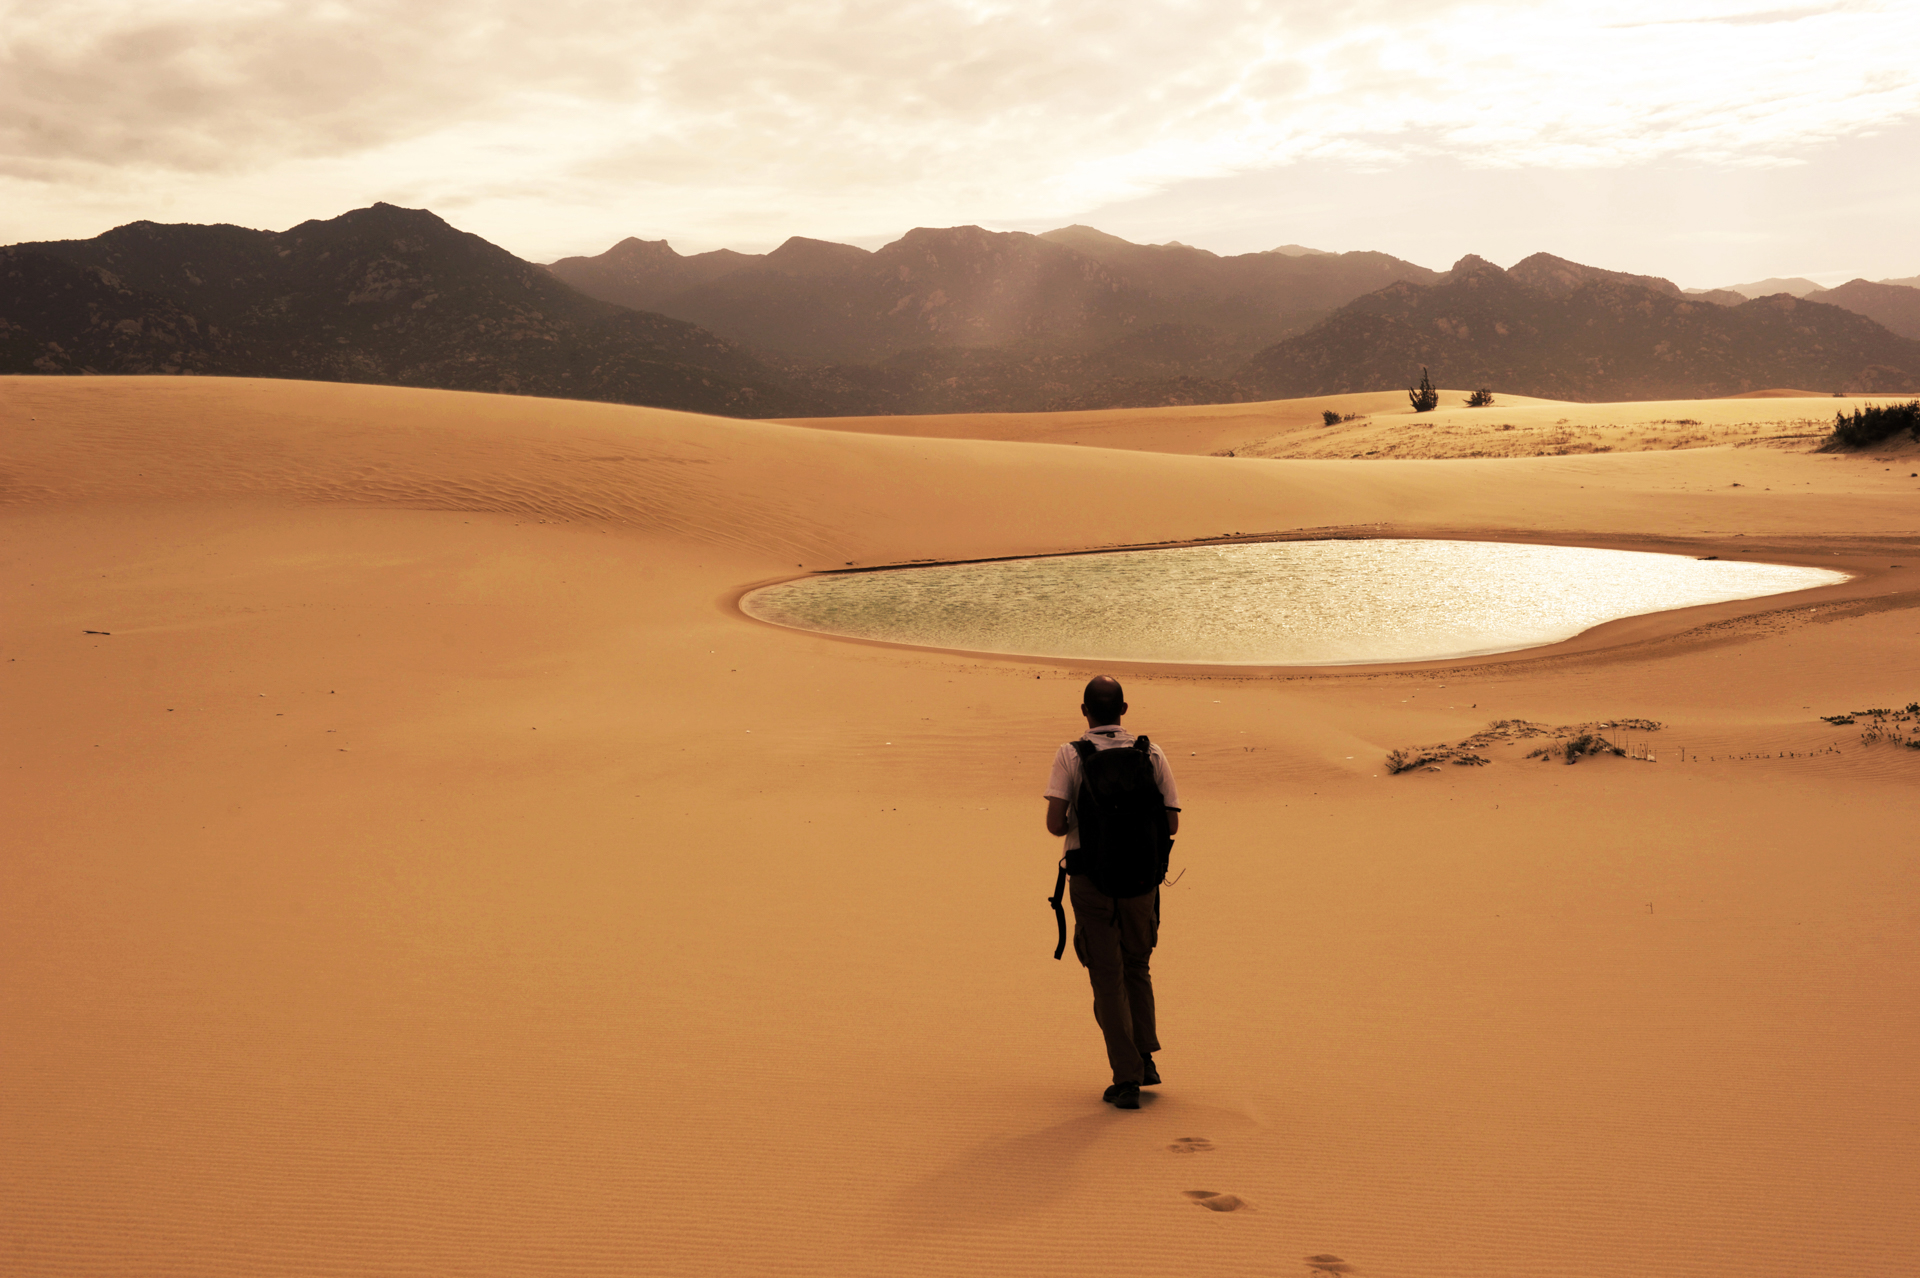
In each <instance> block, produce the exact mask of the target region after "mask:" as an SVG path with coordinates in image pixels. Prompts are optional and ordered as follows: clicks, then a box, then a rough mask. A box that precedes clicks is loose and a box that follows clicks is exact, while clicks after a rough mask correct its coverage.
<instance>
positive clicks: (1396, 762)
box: [1387, 746, 1440, 774]
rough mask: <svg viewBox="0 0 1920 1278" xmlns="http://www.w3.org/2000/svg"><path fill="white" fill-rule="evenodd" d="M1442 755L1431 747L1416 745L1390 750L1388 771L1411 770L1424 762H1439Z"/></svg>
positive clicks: (1395, 772)
mask: <svg viewBox="0 0 1920 1278" xmlns="http://www.w3.org/2000/svg"><path fill="white" fill-rule="evenodd" d="M1439 761H1440V756H1439V755H1437V754H1435V753H1434V752H1433V750H1431V749H1425V748H1421V747H1419V746H1416V747H1414V748H1413V749H1411V750H1390V751H1388V753H1387V771H1388V772H1390V773H1394V774H1398V773H1401V772H1411V771H1413V770H1414V769H1415V768H1417V767H1420V766H1421V765H1422V764H1428V763H1438V762H1439Z"/></svg>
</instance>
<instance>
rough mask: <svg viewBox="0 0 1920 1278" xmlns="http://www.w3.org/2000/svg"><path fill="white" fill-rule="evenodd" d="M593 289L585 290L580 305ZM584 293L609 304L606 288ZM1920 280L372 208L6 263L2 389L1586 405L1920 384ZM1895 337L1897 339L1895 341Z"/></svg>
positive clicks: (879, 403)
mask: <svg viewBox="0 0 1920 1278" xmlns="http://www.w3.org/2000/svg"><path fill="white" fill-rule="evenodd" d="M576 283H577V284H578V287H576V286H575V285H576ZM583 290H591V291H593V292H594V293H597V294H598V296H589V295H588V292H586V291H583ZM1917 300H1920V290H1915V289H1911V288H1907V287H1905V286H1904V285H1899V284H1889V283H1886V282H1881V283H1878V284H1874V283H1869V282H1867V281H1865V280H1855V281H1852V282H1850V283H1848V284H1846V285H1842V286H1841V287H1840V288H1837V289H1830V290H1818V291H1816V292H1815V293H1814V294H1813V295H1811V296H1810V297H1808V298H1806V299H1798V300H1797V299H1795V298H1793V297H1791V296H1788V295H1784V294H1774V295H1771V296H1768V297H1764V298H1761V299H1759V300H1756V301H1747V300H1745V299H1743V298H1742V297H1740V296H1739V295H1737V294H1732V293H1726V292H1723V291H1722V292H1709V293H1706V294H1687V293H1684V292H1682V290H1680V289H1679V288H1677V287H1676V286H1675V285H1674V284H1673V283H1672V282H1670V281H1668V280H1664V279H1660V278H1657V277H1653V276H1643V275H1632V274H1628V273H1625V272H1620V271H1609V270H1604V269H1601V268H1599V267H1593V266H1586V265H1583V264H1580V263H1576V262H1571V261H1568V260H1566V259H1564V258H1560V257H1556V256H1553V255H1551V254H1546V253H1537V254H1534V255H1533V256H1531V257H1528V258H1526V259H1525V260H1523V261H1520V262H1517V263H1515V264H1514V265H1513V266H1512V267H1511V268H1509V269H1507V270H1504V271H1503V270H1501V269H1500V268H1499V267H1497V266H1494V265H1492V264H1491V263H1488V262H1485V261H1483V260H1482V259H1480V258H1478V257H1474V256H1471V255H1469V256H1468V257H1465V258H1462V259H1461V260H1460V261H1459V262H1457V263H1455V264H1454V266H1453V267H1452V269H1450V270H1448V271H1446V272H1435V271H1431V270H1428V269H1427V268H1425V267H1422V266H1418V265H1416V264H1414V263H1411V262H1405V261H1402V260H1400V259H1398V258H1394V257H1391V256H1389V255H1387V254H1382V253H1364V252H1362V253H1339V254H1334V253H1325V252H1320V251H1314V250H1303V249H1301V248H1300V246H1298V245H1286V246H1282V247H1281V248H1279V249H1274V250H1268V251H1267V252H1264V253H1248V254H1239V255H1233V256H1221V255H1219V254H1214V253H1210V252H1207V251H1205V250H1202V249H1196V248H1193V247H1191V246H1189V245H1185V244H1181V243H1178V242H1175V241H1169V242H1167V243H1164V244H1134V243H1131V242H1129V241H1127V240H1124V239H1121V238H1119V237H1118V236H1113V235H1108V234H1106V233H1104V232H1101V231H1099V230H1096V229H1095V228H1092V227H1086V226H1069V227H1062V228H1060V229H1058V230H1056V231H1049V232H1047V233H1046V234H1044V235H1028V234H1024V233H1012V232H994V231H987V230H984V229H982V228H980V227H977V226H958V227H944V228H927V227H923V228H919V229H916V230H914V231H910V232H908V233H907V234H906V235H904V236H902V237H901V238H900V239H898V240H896V241H894V242H893V243H891V244H888V245H886V246H884V247H883V248H881V249H879V250H876V251H873V252H868V251H867V250H865V249H862V248H858V247H855V246H852V245H846V244H834V243H830V242H827V241H822V240H813V239H806V238H803V237H795V238H793V239H789V240H788V241H786V242H785V243H783V244H782V245H781V246H780V247H779V248H777V249H775V250H773V251H772V252H770V253H765V254H744V253H736V252H732V251H731V250H719V251H717V252H714V253H702V254H695V255H691V256H682V255H681V254H679V253H677V252H675V251H674V250H673V249H672V247H671V246H670V245H668V244H666V243H665V242H664V241H644V240H639V239H628V240H623V241H621V242H620V243H619V244H616V245H615V246H614V247H613V248H612V249H610V250H608V251H607V252H606V253H603V254H600V255H598V256H597V257H580V258H568V259H563V260H562V261H560V262H556V263H554V264H553V265H552V266H550V267H540V266H536V265H535V264H533V263H530V262H525V261H522V260H521V259H519V258H517V257H514V256H513V255H512V254H510V253H508V252H506V251H505V250H503V249H500V248H498V247H497V246H495V245H492V244H489V243H487V242H486V241H485V240H483V239H481V238H479V237H478V236H474V235H470V234H467V233H465V232H461V231H458V230H456V229H455V228H453V227H451V226H449V225H447V224H446V223H445V222H444V221H442V220H441V219H440V218H438V217H436V216H435V215H433V214H432V213H429V212H426V211H423V210H411V209H400V208H395V207H393V206H390V205H375V206H373V207H371V208H367V209H359V210H355V211H353V212H351V213H347V214H344V215H342V216H340V217H337V218H332V219H328V220H324V221H312V222H306V223H302V224H301V225H300V226H297V227H293V228H291V229H290V230H287V231H282V232H270V231H255V230H247V229H245V228H241V227H234V226H191V225H174V226H167V225H161V224H157V223H152V222H138V223H133V224H130V225H128V226H123V227H119V228H116V229H115V230H113V231H109V232H107V233H106V234H104V235H101V236H97V237H95V238H94V239H91V240H76V241H63V242H58V243H43V244H22V245H14V246H12V247H11V248H5V249H0V372H16V373H19V372H40V373H71V372H105V373H139V372H160V373H200V374H225V375H237V376H262V377H299V378H313V379H320V380H334V381H361V382H374V383H387V384H396V385H409V386H427V387H439V388H451V389H463V390H478V391H489V392H496V393H517V394H534V395H551V396H560V397H566V398H575V399H600V400H610V401H615V402H621V403H635V404H652V405H657V406H660V407H667V408H680V409H688V410H692V411H698V412H707V413H719V414H726V415H732V416H754V417H786V416H826V415H833V414H873V413H929V412H965V411H981V412H984V411H1034V410H1053V409H1074V408H1111V407H1131V406H1150V405H1161V404H1197V403H1207V402H1226V401H1235V400H1249V399H1266V398H1276V397H1287V396H1298V395H1319V394H1331V393H1338V392H1341V391H1355V390H1377V389H1388V388H1394V387H1401V386H1406V385H1409V384H1411V383H1412V382H1413V381H1414V380H1415V379H1417V377H1418V376H1419V370H1420V368H1421V367H1422V366H1426V367H1428V368H1430V369H1431V371H1432V373H1433V375H1434V377H1435V379H1436V380H1437V381H1440V382H1441V383H1443V384H1451V385H1456V386H1459V385H1469V386H1471V385H1487V386H1491V387H1494V388H1496V389H1498V390H1506V391H1509V392H1512V393H1517V394H1532V395H1542V396H1551V397H1557V398H1566V399H1614V398H1637V397H1649V396H1659V397H1667V396H1676V397H1686V396H1698V395H1719V394H1734V393H1740V392H1743V391H1747V390H1754V389H1760V388H1763V387H1767V386H1778V385H1783V384H1784V385H1798V386H1807V387H1812V388H1819V389H1831V390H1875V391H1885V390H1894V391H1907V390H1912V389H1914V388H1916V387H1920V342H1916V341H1915V340H1912V339H1911V337H1910V336H1903V335H1902V334H1913V333H1915V332H1917V331H1920V327H1916V326H1920V317H1916V315H1915V310H1916V308H1915V306H1914V303H1915V302H1916V301H1917ZM1890 329H1898V330H1900V331H1899V332H1895V331H1889V330H1890Z"/></svg>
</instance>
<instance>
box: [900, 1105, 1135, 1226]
mask: <svg viewBox="0 0 1920 1278" xmlns="http://www.w3.org/2000/svg"><path fill="white" fill-rule="evenodd" d="M1113 1130H1114V1123H1113V1120H1112V1118H1111V1117H1110V1116H1109V1115H1108V1114H1105V1113H1100V1114H1086V1115H1083V1116H1081V1117H1079V1118H1072V1119H1068V1120H1067V1121H1066V1122H1064V1123H1056V1124H1054V1125H1053V1126H1051V1127H1046V1128H1042V1129H1041V1130H1040V1131H1037V1132H1031V1133H1028V1134H1027V1135H1024V1136H1013V1137H1009V1138H1006V1139H1003V1140H995V1141H989V1142H988V1143H986V1144H985V1145H982V1146H980V1147H979V1148H978V1149H975V1150H974V1151H973V1152H971V1153H969V1154H966V1155H963V1156H962V1157H960V1158H958V1159H956V1160H954V1161H953V1162H951V1163H949V1164H947V1165H946V1166H945V1167H943V1168H941V1169H940V1170H939V1171H937V1172H935V1173H934V1174H933V1175H931V1176H928V1177H927V1178H926V1179H924V1180H922V1181H920V1182H919V1183H918V1184H916V1185H913V1186H911V1187H910V1188H908V1189H906V1190H905V1191H903V1192H902V1193H900V1194H899V1195H898V1196H897V1197H896V1198H895V1199H894V1201H893V1204H892V1212H891V1214H892V1216H893V1219H894V1223H895V1227H896V1229H898V1230H900V1231H903V1232H913V1233H920V1232H930V1231H938V1230H945V1229H954V1228H963V1227H965V1226H968V1225H973V1224H982V1223H999V1222H1003V1221H1006V1220H1009V1219H1011V1218H1013V1217H1015V1216H1021V1215H1025V1214H1026V1213H1028V1212H1032V1211H1036V1210H1038V1209H1039V1208H1042V1207H1045V1206H1047V1205H1048V1204H1049V1203H1052V1202H1054V1201H1056V1200H1058V1199H1059V1198H1061V1197H1062V1196H1063V1195H1065V1194H1066V1193H1068V1192H1069V1191H1070V1190H1072V1189H1073V1188H1074V1187H1075V1185H1076V1184H1077V1183H1078V1181H1079V1180H1080V1175H1079V1165H1080V1162H1081V1160H1082V1158H1083V1157H1084V1156H1085V1155H1086V1153H1087V1151H1088V1150H1090V1149H1092V1148H1093V1147H1094V1146H1095V1145H1096V1144H1098V1143H1099V1142H1100V1141H1101V1140H1102V1139H1103V1138H1104V1137H1106V1136H1107V1134H1108V1133H1110V1132H1112V1131H1113Z"/></svg>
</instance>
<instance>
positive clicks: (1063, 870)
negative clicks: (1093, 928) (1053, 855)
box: [1047, 857, 1067, 960]
mask: <svg viewBox="0 0 1920 1278" xmlns="http://www.w3.org/2000/svg"><path fill="white" fill-rule="evenodd" d="M1066 894H1067V858H1065V857H1061V858H1060V873H1058V874H1056V875H1054V877H1053V895H1052V896H1050V897H1048V898H1047V904H1048V905H1051V906H1052V907H1053V923H1054V926H1055V927H1057V928H1059V929H1060V942H1059V944H1057V945H1055V946H1054V947H1053V957H1054V958H1055V960H1058V959H1059V957H1060V956H1061V955H1062V954H1065V953H1066V952H1067V912H1066V911H1065V910H1063V909H1061V908H1060V898H1061V897H1063V896H1065V895H1066Z"/></svg>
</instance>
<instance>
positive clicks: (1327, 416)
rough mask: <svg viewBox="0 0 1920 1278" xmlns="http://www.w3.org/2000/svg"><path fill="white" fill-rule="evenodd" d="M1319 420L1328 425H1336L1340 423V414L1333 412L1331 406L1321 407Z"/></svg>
mask: <svg viewBox="0 0 1920 1278" xmlns="http://www.w3.org/2000/svg"><path fill="white" fill-rule="evenodd" d="M1320 420H1321V421H1323V422H1325V423H1326V424H1327V425H1329V426H1338V425H1339V424H1340V414H1338V413H1336V412H1334V411H1333V410H1332V409H1331V408H1328V409H1323V410H1322V411H1321V413H1320Z"/></svg>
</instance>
